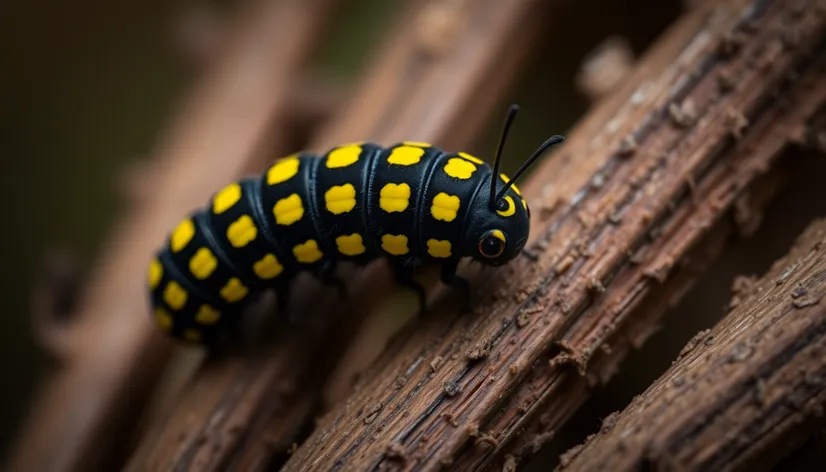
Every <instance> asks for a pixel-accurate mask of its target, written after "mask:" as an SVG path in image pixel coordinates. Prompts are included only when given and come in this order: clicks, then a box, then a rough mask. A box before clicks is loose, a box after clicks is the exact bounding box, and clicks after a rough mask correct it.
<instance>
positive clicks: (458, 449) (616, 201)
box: [285, 0, 826, 470]
mask: <svg viewBox="0 0 826 472" xmlns="http://www.w3.org/2000/svg"><path fill="white" fill-rule="evenodd" d="M825 28H826V15H824V11H823V9H822V7H821V6H820V5H819V4H815V3H813V2H802V3H801V2H797V1H775V2H770V1H758V0H751V1H747V0H731V1H727V2H709V3H707V4H705V5H704V6H702V7H698V8H697V9H695V10H692V11H691V12H690V13H688V14H687V15H686V16H685V17H684V18H683V19H682V20H681V21H680V22H678V24H677V25H675V26H674V27H673V28H672V29H671V30H670V31H669V32H668V33H667V34H666V35H665V37H663V38H662V39H661V40H660V41H659V43H658V45H657V46H656V47H654V48H653V49H652V51H651V52H650V53H649V54H648V55H647V56H646V57H645V58H644V59H643V60H642V61H641V62H640V63H639V64H638V66H637V67H636V69H635V71H634V72H633V73H632V75H631V77H630V78H629V79H628V82H627V84H626V85H625V86H624V87H623V88H622V89H621V90H619V91H618V92H617V93H616V94H615V95H614V96H613V97H611V98H608V99H606V100H605V102H604V103H602V104H601V105H600V106H598V107H597V108H595V109H594V110H593V112H592V113H590V115H589V116H588V117H587V118H586V119H585V120H584V121H583V122H581V123H580V124H579V125H578V126H577V127H576V129H575V130H574V131H573V132H572V133H570V136H569V138H568V140H567V141H566V143H565V145H564V147H563V148H562V149H561V150H560V151H559V152H558V153H556V154H555V156H554V157H553V158H552V159H546V160H545V162H544V163H543V164H542V165H541V166H540V168H539V169H538V170H537V171H536V172H535V174H534V175H533V176H532V177H531V178H530V179H529V181H528V182H527V185H525V186H524V188H523V194H526V195H527V198H528V200H529V201H530V202H532V203H531V204H532V208H533V209H534V213H535V214H537V215H538V217H535V223H534V224H535V229H534V231H533V237H532V239H531V245H532V247H533V249H534V250H535V251H536V252H537V253H538V254H539V259H538V260H537V261H528V260H520V261H515V262H514V263H512V264H511V265H510V266H508V267H507V268H502V269H500V270H499V271H498V272H497V271H490V272H487V273H484V274H481V275H479V276H477V277H474V278H473V280H472V283H473V286H474V287H477V289H479V290H477V291H478V292H479V293H480V295H478V297H477V299H476V302H475V304H474V307H475V308H474V309H473V310H471V312H465V313H459V314H457V313H456V312H455V309H451V308H442V309H437V310H435V311H434V312H433V313H431V314H430V315H428V316H427V317H425V319H423V320H420V322H419V323H417V324H415V325H414V326H411V327H410V329H408V330H406V331H405V333H403V335H401V336H399V338H398V339H397V340H396V341H395V342H394V343H393V344H392V345H391V346H390V348H389V349H388V350H387V351H386V352H385V353H384V355H383V357H382V358H381V359H380V360H379V361H378V362H377V363H376V364H375V365H374V366H373V367H372V368H371V369H370V370H369V371H368V372H366V373H365V374H364V376H363V378H364V381H363V382H361V383H360V384H359V385H358V386H357V389H356V392H355V393H354V394H353V395H352V396H351V397H350V398H349V399H348V401H347V402H346V403H345V404H343V405H340V406H338V407H337V408H335V409H334V410H333V411H331V412H330V413H329V414H328V415H325V417H323V418H322V419H321V420H320V423H319V427H318V428H317V429H316V430H315V431H314V433H313V434H312V435H311V436H310V438H309V439H308V440H307V441H306V442H304V444H302V445H301V446H300V447H299V448H298V450H297V451H296V453H295V454H294V455H293V457H292V458H291V459H290V460H289V461H288V462H287V464H286V466H285V470H307V469H308V468H319V469H325V470H326V469H331V468H332V469H336V470H377V469H380V468H385V467H392V468H398V469H403V470H436V469H438V468H441V467H446V466H452V468H453V469H454V470H480V469H483V468H484V467H486V466H488V465H490V464H491V463H492V461H493V460H495V459H497V458H500V459H502V460H505V459H506V458H505V457H504V454H506V453H507V454H510V455H511V456H513V455H514V454H517V453H519V454H521V453H523V452H524V450H522V449H520V450H515V449H511V448H512V447H514V446H515V445H518V444H520V443H519V441H522V440H523V439H520V438H524V436H521V435H522V433H524V432H525V431H526V428H528V427H529V426H531V424H532V422H533V421H539V420H540V419H541V423H542V424H543V425H544V426H545V427H546V429H545V436H544V437H538V438H537V437H532V438H530V441H528V444H530V445H532V447H534V448H535V447H536V446H539V445H541V444H542V443H543V441H544V440H545V439H547V437H549V436H550V433H551V432H552V431H553V430H555V429H556V428H557V427H558V426H559V425H561V424H562V423H563V422H564V421H565V420H566V419H567V418H568V417H569V415H570V414H571V413H572V410H573V409H575V408H576V407H577V406H578V405H579V404H580V403H581V402H582V400H583V399H584V397H585V396H586V395H587V389H588V386H589V384H590V385H594V384H595V383H599V377H594V376H590V375H587V374H588V373H589V366H598V365H600V364H598V360H599V358H600V355H601V353H604V352H607V351H608V350H609V349H610V347H611V346H610V344H608V347H605V346H606V343H610V342H611V340H612V339H614V338H613V337H614V336H615V335H618V336H619V335H621V334H622V333H625V334H626V335H627V334H628V333H630V332H629V331H626V330H627V329H629V327H632V326H633V327H635V331H634V332H635V333H637V334H638V336H637V337H636V338H635V340H636V342H642V340H643V339H644V338H645V334H646V333H648V332H651V330H653V329H655V327H656V324H657V319H658V318H659V316H660V315H661V313H662V311H664V308H663V309H651V310H648V311H643V310H641V307H643V306H645V304H646V303H647V302H649V301H654V300H656V298H655V295H656V294H657V293H658V292H659V289H660V288H661V287H662V284H664V283H667V282H668V280H669V279H670V277H673V276H675V275H676V273H677V272H678V269H679V268H680V267H682V266H683V265H685V264H686V263H687V262H688V261H687V260H686V256H689V255H692V254H694V253H693V252H692V251H693V250H695V249H697V250H699V249H698V248H702V247H703V244H711V243H709V242H708V241H709V238H713V237H719V236H720V233H719V232H715V230H714V228H715V227H716V226H715V225H716V224H718V223H719V222H721V221H723V220H724V218H727V217H730V216H731V215H732V213H733V215H734V219H735V222H736V223H737V224H738V225H739V227H740V229H741V230H742V231H745V232H748V231H751V230H753V227H754V225H755V223H757V222H759V218H754V216H755V215H754V214H749V212H748V209H749V205H748V202H749V201H750V200H751V199H752V195H751V193H750V192H754V191H757V190H759V188H758V187H755V185H757V184H758V183H759V182H760V181H761V177H763V176H764V175H766V173H768V172H770V171H771V170H773V169H775V168H776V165H777V163H778V161H779V158H780V156H781V154H782V150H783V149H784V148H785V147H786V145H787V144H788V143H789V141H790V140H792V139H795V138H799V137H800V136H801V134H802V133H803V128H805V123H806V121H807V120H808V119H809V118H810V117H812V116H813V115H815V114H816V113H817V112H818V110H819V109H820V108H821V107H822V106H823V103H824V99H826V87H824V83H823V80H822V60H823V57H822V54H823V53H822V51H823V48H822V46H823V39H824V32H825ZM494 274H495V275H494ZM675 287H676V288H675V289H674V290H675V291H674V294H675V296H678V295H679V294H680V293H681V290H678V288H680V287H679V286H675ZM660 303H661V304H666V305H667V303H666V302H664V301H663V300H662V299H661V300H660ZM641 320H644V321H641ZM638 322H639V323H638ZM620 339H622V338H620ZM635 340H631V341H630V342H632V343H633V342H635ZM623 341H624V340H623ZM619 344H622V343H619ZM622 355H623V350H622V349H618V352H617V353H614V354H611V360H610V361H608V362H605V363H604V364H601V365H603V366H604V367H606V369H605V370H604V371H603V374H604V377H607V376H609V375H610V371H611V369H610V367H616V365H617V363H618V361H619V359H621V358H622ZM529 449H531V448H529ZM505 466H506V467H512V466H516V464H515V461H514V458H513V457H509V458H507V460H505Z"/></svg>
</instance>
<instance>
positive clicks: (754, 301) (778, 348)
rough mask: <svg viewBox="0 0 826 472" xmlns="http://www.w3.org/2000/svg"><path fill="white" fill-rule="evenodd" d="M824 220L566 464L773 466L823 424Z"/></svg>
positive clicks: (572, 467) (737, 295) (738, 292)
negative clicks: (709, 330)
mask: <svg viewBox="0 0 826 472" xmlns="http://www.w3.org/2000/svg"><path fill="white" fill-rule="evenodd" d="M824 294H826V220H821V221H818V222H817V223H815V224H812V225H811V226H810V227H809V228H808V229H807V230H806V231H805V232H804V233H803V235H802V236H800V238H799V239H798V240H797V241H796V243H795V245H794V247H793V248H792V249H791V251H790V253H789V254H788V255H787V256H786V257H784V258H783V259H781V260H779V261H777V262H776V263H775V264H774V265H773V267H772V268H771V269H770V270H769V272H768V273H767V274H766V275H765V276H764V277H763V278H762V279H761V280H759V281H756V282H753V283H748V284H740V286H739V287H735V290H734V300H732V305H734V306H736V308H735V309H734V310H733V311H732V312H731V313H729V314H728V316H726V317H725V318H724V319H723V320H722V321H721V322H720V323H718V324H717V326H715V327H714V329H712V330H711V332H702V333H700V334H699V335H698V336H695V337H694V339H692V340H691V341H690V342H689V343H688V344H687V345H686V347H685V348H683V351H682V352H681V354H680V357H679V358H678V359H677V361H676V362H675V363H674V365H673V366H672V367H671V368H670V369H669V370H668V371H667V372H666V373H665V374H663V376H662V377H660V378H659V379H658V380H657V381H656V382H654V384H653V385H652V386H651V387H649V388H648V389H647V390H646V392H645V393H643V394H642V395H640V396H638V397H637V398H636V399H635V400H634V401H633V402H632V403H631V405H629V406H628V408H626V409H625V410H624V411H623V412H621V413H619V414H617V415H616V416H614V417H613V418H612V419H611V421H609V423H608V425H607V426H606V427H604V428H603V429H602V431H601V432H600V433H599V434H596V435H594V436H593V437H592V439H591V440H590V441H588V442H587V443H586V444H585V445H584V447H582V448H581V449H578V453H577V455H576V457H575V458H573V459H572V460H571V462H570V463H569V464H567V466H565V467H564V468H565V470H568V471H585V470H595V469H597V468H599V469H605V470H615V471H624V470H627V471H630V470H640V469H641V468H653V469H655V470H662V469H663V468H668V469H672V470H673V469H678V470H769V469H770V468H771V467H772V465H773V464H774V463H776V462H777V460H778V459H780V458H781V457H782V456H784V455H785V454H787V453H788V452H790V450H791V449H792V448H793V446H795V445H798V444H800V443H801V442H802V441H803V440H805V439H806V438H807V437H808V436H809V435H810V434H811V433H812V432H814V431H816V430H818V429H819V428H822V427H823V426H824V425H826V417H824V415H823V412H824V408H826V388H824V386H826V380H824V379H826V305H824V304H823V303H821V299H822V298H823V296H824Z"/></svg>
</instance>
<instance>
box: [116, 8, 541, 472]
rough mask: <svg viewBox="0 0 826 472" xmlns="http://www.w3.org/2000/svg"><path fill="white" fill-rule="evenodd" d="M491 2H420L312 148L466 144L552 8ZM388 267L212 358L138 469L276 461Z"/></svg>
mask: <svg viewBox="0 0 826 472" xmlns="http://www.w3.org/2000/svg"><path fill="white" fill-rule="evenodd" d="M484 3H485V4H484V5H479V4H478V3H474V2H468V1H464V0H463V1H458V2H457V1H454V0H443V1H436V2H429V3H427V5H426V7H425V8H421V2H420V1H419V0H414V1H411V2H410V3H409V5H408V7H409V8H408V9H407V11H406V12H405V14H404V15H403V17H402V21H400V22H399V24H398V25H397V26H395V27H393V28H391V29H390V37H389V38H388V39H387V40H386V41H385V44H387V46H386V47H384V48H383V49H382V50H381V51H379V53H378V55H377V57H376V59H375V61H374V63H373V64H372V65H371V66H370V67H368V68H367V70H366V73H365V74H364V80H363V82H362V83H360V84H359V86H358V87H357V88H356V91H355V94H354V97H353V98H352V100H351V101H350V102H349V106H348V107H345V108H343V109H342V112H341V113H340V115H338V116H334V117H333V118H331V124H330V126H329V127H328V128H326V129H325V130H324V131H323V132H322V133H320V136H319V137H318V139H317V140H315V142H314V143H313V145H312V146H311V147H312V148H314V149H316V150H318V151H324V150H326V149H327V148H329V147H330V146H333V145H336V144H341V143H342V142H351V141H356V140H374V141H376V142H379V143H384V144H391V143H393V142H397V141H401V140H422V141H429V142H433V143H438V144H439V145H440V146H445V147H447V146H451V145H455V146H458V148H459V149H461V148H463V147H464V146H467V144H468V143H469V142H470V140H471V139H472V138H473V137H475V136H476V135H477V134H478V133H480V132H481V130H482V126H483V125H485V124H486V123H487V118H489V117H490V116H491V114H492V112H493V111H494V107H495V106H496V105H499V102H501V100H502V98H503V96H504V93H505V92H506V91H507V88H508V86H509V85H510V84H512V83H513V81H514V80H515V79H516V78H517V77H518V76H519V70H520V67H521V65H522V64H523V63H524V62H525V61H524V59H525V58H526V57H527V54H528V53H529V51H530V46H531V43H532V40H533V39H534V35H535V33H536V32H538V31H539V30H540V28H541V26H542V24H543V22H542V21H541V20H542V18H543V17H545V16H546V15H547V13H548V11H549V10H548V8H544V9H540V8H537V7H538V6H539V5H540V3H539V2H537V1H534V0H520V1H514V2H499V1H492V0H491V1H487V2H484ZM434 18H436V19H438V21H436V22H435V23H434ZM434 28H436V29H434ZM434 38H437V39H438V41H437V42H435V43H434V42H433V41H434ZM514 51H519V54H514V53H513V52H514ZM480 97H484V100H480ZM471 109H472V113H468V110H471ZM383 271H384V267H383V266H381V265H379V266H374V267H373V268H371V269H368V270H367V271H365V273H363V274H361V275H360V276H359V277H358V279H355V280H354V281H353V282H352V283H351V284H350V289H351V291H353V292H355V293H353V294H352V295H351V296H352V299H353V301H352V302H351V303H350V304H348V306H343V304H342V302H341V301H340V300H338V299H337V297H335V296H330V297H320V296H319V293H317V292H311V291H306V292H302V291H300V290H299V291H298V292H297V295H298V296H300V297H303V298H306V300H307V303H306V306H309V307H311V309H310V310H309V311H313V312H314V313H312V319H313V321H312V323H309V325H312V326H308V325H299V326H294V327H286V326H285V327H283V328H282V329H283V330H282V333H281V335H279V336H278V337H277V338H276V339H268V345H269V347H267V348H265V349H263V350H258V351H255V352H248V353H243V354H239V353H230V354H229V355H226V356H222V357H220V358H216V359H213V360H212V361H211V362H208V363H207V364H205V365H204V366H203V368H202V369H201V370H200V371H199V372H197V374H196V375H195V377H194V379H193V380H192V382H191V383H190V384H188V385H187V386H186V387H185V388H184V390H183V392H182V393H181V394H179V396H178V400H179V401H177V402H176V403H175V404H174V405H172V409H171V410H169V411H165V412H164V413H162V414H161V415H159V417H158V418H157V419H156V421H155V422H153V424H152V425H150V427H149V430H148V432H147V433H146V434H144V441H143V443H142V444H141V447H140V448H139V450H138V451H137V452H136V453H135V454H134V455H133V457H132V461H131V462H130V464H129V467H128V469H129V470H135V471H137V470H199V471H202V470H225V469H226V468H237V469H238V470H272V469H273V468H275V467H277V466H278V465H279V464H280V463H281V462H283V461H284V460H286V452H287V450H288V448H290V446H291V445H292V443H293V441H297V440H300V439H301V432H302V428H304V427H305V426H306V424H307V423H308V422H309V420H311V418H312V415H313V414H314V413H315V412H316V411H317V410H318V406H319V402H320V401H321V391H322V386H323V383H324V380H325V379H326V378H327V376H328V375H329V373H330V372H331V371H332V370H333V369H334V368H335V367H336V365H337V362H338V360H339V359H340V357H341V353H342V352H343V351H344V349H345V347H346V346H347V342H348V340H349V339H352V337H353V335H354V334H355V332H356V330H357V329H358V327H359V325H360V321H361V320H362V319H363V318H364V316H365V315H366V313H369V312H370V311H371V310H372V308H373V307H374V306H375V304H376V302H377V301H378V300H379V298H380V296H379V295H378V294H381V293H384V292H387V291H390V290H391V289H392V288H393V287H394V284H393V282H392V281H391V278H390V277H387V276H386V274H382V272H383ZM382 275H384V276H382ZM319 300H322V301H319ZM294 305H297V306H300V305H301V302H300V301H299V302H298V303H294ZM319 305H321V306H319Z"/></svg>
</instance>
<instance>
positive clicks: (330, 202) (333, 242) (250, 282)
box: [148, 105, 564, 343]
mask: <svg viewBox="0 0 826 472" xmlns="http://www.w3.org/2000/svg"><path fill="white" fill-rule="evenodd" d="M518 109H519V108H518V106H517V105H512V106H511V108H510V109H509V111H508V114H507V116H506V119H505V124H504V126H503V128H502V134H501V136H500V139H499V144H498V146H497V149H496V154H495V157H494V164H493V167H492V168H491V166H490V165H488V164H487V163H485V162H484V161H482V160H481V159H479V158H477V157H474V156H472V155H470V154H468V153H465V152H455V153H449V152H446V151H443V150H442V149H439V148H437V147H434V146H431V145H430V144H427V143H421V142H410V141H404V142H401V143H398V144H395V145H392V146H389V147H382V146H379V145H377V144H374V143H367V142H363V143H352V144H345V145H341V146H338V147H335V148H333V149H331V150H329V151H328V152H327V153H326V154H324V155H321V156H317V155H313V154H310V153H306V152H301V153H296V154H293V155H291V156H288V157H285V158H282V159H280V160H277V161H275V162H274V163H273V164H272V166H271V167H270V168H269V169H268V170H267V171H266V172H264V173H263V174H261V175H258V176H255V177H246V178H241V179H239V180H237V181H236V182H233V183H230V184H229V185H227V186H226V187H224V188H223V189H221V190H220V191H218V192H216V193H215V194H214V195H212V197H211V199H210V201H209V203H208V204H207V205H206V206H204V207H203V208H200V209H197V210H195V211H192V212H190V213H189V214H188V215H187V216H186V217H185V218H184V219H183V220H182V221H181V222H180V223H179V224H178V225H177V226H176V227H175V228H174V229H173V230H172V231H171V232H170V233H169V234H168V237H167V240H166V242H165V244H164V245H163V246H162V247H161V248H160V249H159V250H158V251H157V252H156V253H155V254H154V255H153V257H152V259H151V261H150V263H149V269H148V289H149V298H150V303H151V308H152V313H153V315H154V319H155V323H156V324H157V326H158V327H159V328H160V329H161V330H162V331H164V332H166V333H167V334H169V335H170V336H172V337H173V338H176V339H179V340H183V341H189V342H194V343H211V342H212V341H213V340H215V339H216V337H218V336H220V335H221V334H222V333H225V332H226V330H227V328H228V327H229V328H230V329H231V328H232V326H234V325H235V324H236V323H237V322H238V320H239V318H240V313H241V311H242V309H243V308H244V307H245V306H246V305H247V303H248V302H249V300H250V299H252V297H253V295H255V294H258V293H261V292H263V291H264V290H274V291H275V293H276V296H277V304H278V307H279V310H284V309H285V308H286V306H287V301H288V298H289V290H290V285H291V282H292V281H293V280H294V278H295V276H296V275H297V274H299V273H301V272H305V271H309V272H310V273H311V274H313V275H314V276H315V277H317V278H318V279H319V280H321V281H322V282H323V283H324V284H326V285H328V286H332V287H335V288H337V290H338V291H339V294H340V296H343V297H346V292H345V291H344V287H345V286H344V283H343V281H342V280H341V279H340V278H339V277H338V276H337V275H336V267H337V264H338V263H339V262H344V261H347V262H353V263H355V264H356V265H358V266H364V265H366V264H368V263H370V262H372V261H373V260H375V259H378V258H380V257H383V258H385V259H386V260H387V261H388V263H389V266H390V268H391V269H392V272H393V275H394V277H395V279H396V281H397V282H398V283H399V284H400V285H403V286H406V287H408V288H410V289H413V290H415V291H416V293H417V294H418V300H419V304H420V310H423V309H424V304H425V290H424V288H423V287H422V286H421V285H419V284H418V283H417V282H415V281H414V279H413V273H414V270H415V269H416V268H417V267H419V266H420V265H422V264H423V263H433V262H436V263H440V264H441V280H442V281H443V282H444V283H446V284H449V285H451V286H453V287H456V288H458V289H461V290H462V291H463V292H464V294H465V295H466V296H469V285H468V282H467V281H466V280H465V279H463V278H461V277H459V276H457V275H456V269H457V266H458V264H459V261H460V260H461V259H462V258H465V257H470V258H472V259H474V260H476V261H479V262H481V263H483V264H486V265H490V266H501V265H503V264H506V263H507V262H509V261H511V260H513V259H515V258H516V257H518V256H519V254H520V253H523V252H527V251H525V250H524V246H525V243H526V242H527V239H528V234H529V231H530V208H529V206H528V203H527V202H526V201H525V199H524V198H522V194H521V192H520V191H519V189H518V188H517V187H516V185H515V184H514V182H515V181H516V179H518V178H519V176H521V175H522V174H523V173H524V172H525V171H526V170H527V169H528V168H529V167H530V166H531V165H532V164H533V162H534V161H535V160H536V159H537V158H538V157H539V156H540V155H541V154H542V153H543V152H544V151H545V150H547V149H548V148H550V147H551V146H553V145H555V144H558V143H560V142H562V141H563V140H564V138H563V137H562V136H552V137H551V138H549V139H548V140H546V141H545V142H544V143H542V145H541V146H539V148H538V149H537V150H536V151H535V152H534V153H533V154H532V155H531V156H530V157H529V158H528V159H527V160H526V161H525V162H524V163H523V164H522V166H520V167H519V169H518V170H517V171H516V172H515V173H514V174H513V176H512V177H507V176H506V175H504V174H502V173H500V172H499V164H500V158H501V154H502V149H503V147H504V144H505V140H506V137H507V134H508V130H509V128H510V125H511V124H512V122H513V120H514V118H515V116H516V112H517V111H518Z"/></svg>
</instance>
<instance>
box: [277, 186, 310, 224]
mask: <svg viewBox="0 0 826 472" xmlns="http://www.w3.org/2000/svg"><path fill="white" fill-rule="evenodd" d="M272 212H273V214H274V215H275V221H276V222H277V223H278V224H280V225H284V226H289V225H291V224H293V223H295V222H296V221H298V220H300V219H301V217H302V216H304V205H303V204H302V203H301V197H299V196H298V194H297V193H294V194H292V195H290V196H289V197H286V198H282V199H281V200H278V201H277V202H275V206H273V208H272Z"/></svg>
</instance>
